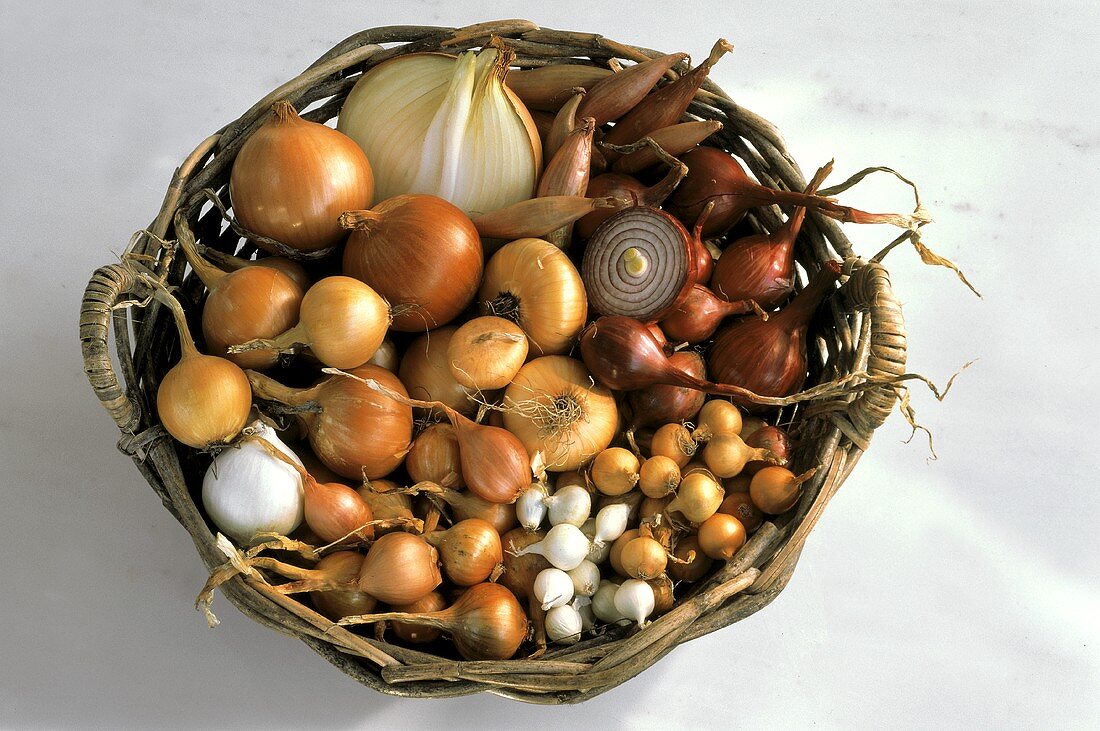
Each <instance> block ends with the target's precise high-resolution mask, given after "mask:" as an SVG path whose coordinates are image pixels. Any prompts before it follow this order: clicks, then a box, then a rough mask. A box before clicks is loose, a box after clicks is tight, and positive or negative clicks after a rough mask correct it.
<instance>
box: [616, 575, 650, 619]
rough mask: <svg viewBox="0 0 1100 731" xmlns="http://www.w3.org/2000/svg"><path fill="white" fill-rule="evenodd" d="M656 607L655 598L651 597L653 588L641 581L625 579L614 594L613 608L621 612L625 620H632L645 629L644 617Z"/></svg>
mask: <svg viewBox="0 0 1100 731" xmlns="http://www.w3.org/2000/svg"><path fill="white" fill-rule="evenodd" d="M656 606H657V600H656V597H654V595H653V587H652V586H650V585H649V584H647V583H646V582H644V581H642V580H641V579H627V580H626V581H624V582H623V583H622V586H620V587H619V589H618V591H616V592H615V608H616V609H618V610H619V611H620V612H622V614H623V616H624V617H626V618H627V619H632V620H634V621H635V622H637V623H638V625H639V626H641V627H645V626H646V625H647V624H649V623H648V622H646V617H648V616H649V615H651V614H653V609H654V608H655V607H656Z"/></svg>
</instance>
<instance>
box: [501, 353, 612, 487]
mask: <svg viewBox="0 0 1100 731" xmlns="http://www.w3.org/2000/svg"><path fill="white" fill-rule="evenodd" d="M504 426H505V428H507V429H508V431H510V432H512V433H513V434H515V435H516V436H517V437H519V440H520V442H522V443H523V446H524V447H526V449H527V452H528V453H529V454H535V453H536V452H542V455H543V459H544V460H545V463H546V466H547V469H549V470H551V471H555V472H556V471H566V470H575V469H577V468H579V467H581V466H583V465H586V464H588V463H589V462H590V461H592V460H593V459H594V458H595V457H596V455H597V454H599V453H600V452H602V451H603V450H604V449H606V448H607V446H608V445H609V444H611V440H612V439H614V438H615V434H616V432H617V431H618V428H619V410H618V408H617V407H616V405H615V398H614V397H613V396H612V395H611V392H610V391H608V390H607V389H606V388H604V387H602V386H599V385H596V383H595V382H594V381H593V380H592V376H591V375H590V374H589V373H588V369H586V368H585V367H584V364H583V363H581V362H580V361H578V360H575V359H573V358H568V357H566V356H564V355H548V356H545V357H542V358H535V359H534V360H532V361H530V362H529V363H527V365H525V366H523V368H521V369H520V371H519V373H517V374H516V377H515V379H514V380H513V381H512V383H511V385H509V386H508V388H507V389H506V390H505V392H504Z"/></svg>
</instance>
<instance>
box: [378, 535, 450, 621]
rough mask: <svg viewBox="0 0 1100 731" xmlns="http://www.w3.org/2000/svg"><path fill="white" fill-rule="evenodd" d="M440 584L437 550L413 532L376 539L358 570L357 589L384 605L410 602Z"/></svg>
mask: <svg viewBox="0 0 1100 731" xmlns="http://www.w3.org/2000/svg"><path fill="white" fill-rule="evenodd" d="M441 583H443V576H442V574H440V573H439V552H438V551H436V550H435V548H434V547H433V546H431V545H430V544H428V542H427V541H425V540H424V539H423V538H421V537H420V536H414V535H413V534H412V533H387V534H386V535H384V536H382V537H381V538H379V539H378V540H377V541H375V542H374V544H373V545H372V546H371V547H370V550H369V551H367V556H366V558H365V559H363V565H362V568H361V569H360V571H359V588H360V589H361V590H362V591H365V592H366V593H368V594H370V595H371V596H372V597H374V598H375V599H378V600H379V601H383V602H385V603H387V604H410V603H412V602H415V601H416V600H417V599H420V598H421V597H423V596H424V595H425V594H427V593H429V592H430V591H432V590H433V589H435V588H436V587H437V586H439V585H440V584H441Z"/></svg>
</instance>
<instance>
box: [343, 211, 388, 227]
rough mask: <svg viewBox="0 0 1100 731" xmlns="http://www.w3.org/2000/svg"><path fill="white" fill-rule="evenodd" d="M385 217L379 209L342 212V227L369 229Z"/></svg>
mask: <svg viewBox="0 0 1100 731" xmlns="http://www.w3.org/2000/svg"><path fill="white" fill-rule="evenodd" d="M383 218H384V216H383V214H381V213H378V212H377V211H366V210H364V211H345V212H344V213H341V214H340V228H343V229H347V230H355V231H358V230H360V229H363V230H369V229H370V227H371V226H373V225H375V224H377V223H379V222H380V221H381V220H382V219H383Z"/></svg>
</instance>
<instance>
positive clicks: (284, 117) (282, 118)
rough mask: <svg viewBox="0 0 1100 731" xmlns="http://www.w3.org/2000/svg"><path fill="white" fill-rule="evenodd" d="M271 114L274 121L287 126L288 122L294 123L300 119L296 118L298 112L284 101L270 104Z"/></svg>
mask: <svg viewBox="0 0 1100 731" xmlns="http://www.w3.org/2000/svg"><path fill="white" fill-rule="evenodd" d="M271 113H272V114H273V115H274V117H275V121H277V122H278V123H279V124H287V123H288V122H294V121H296V120H298V119H301V117H299V116H298V110H297V109H295V108H294V105H293V104H291V103H290V102H288V101H287V100H286V99H280V100H279V101H277V102H275V103H274V104H272V105H271Z"/></svg>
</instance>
